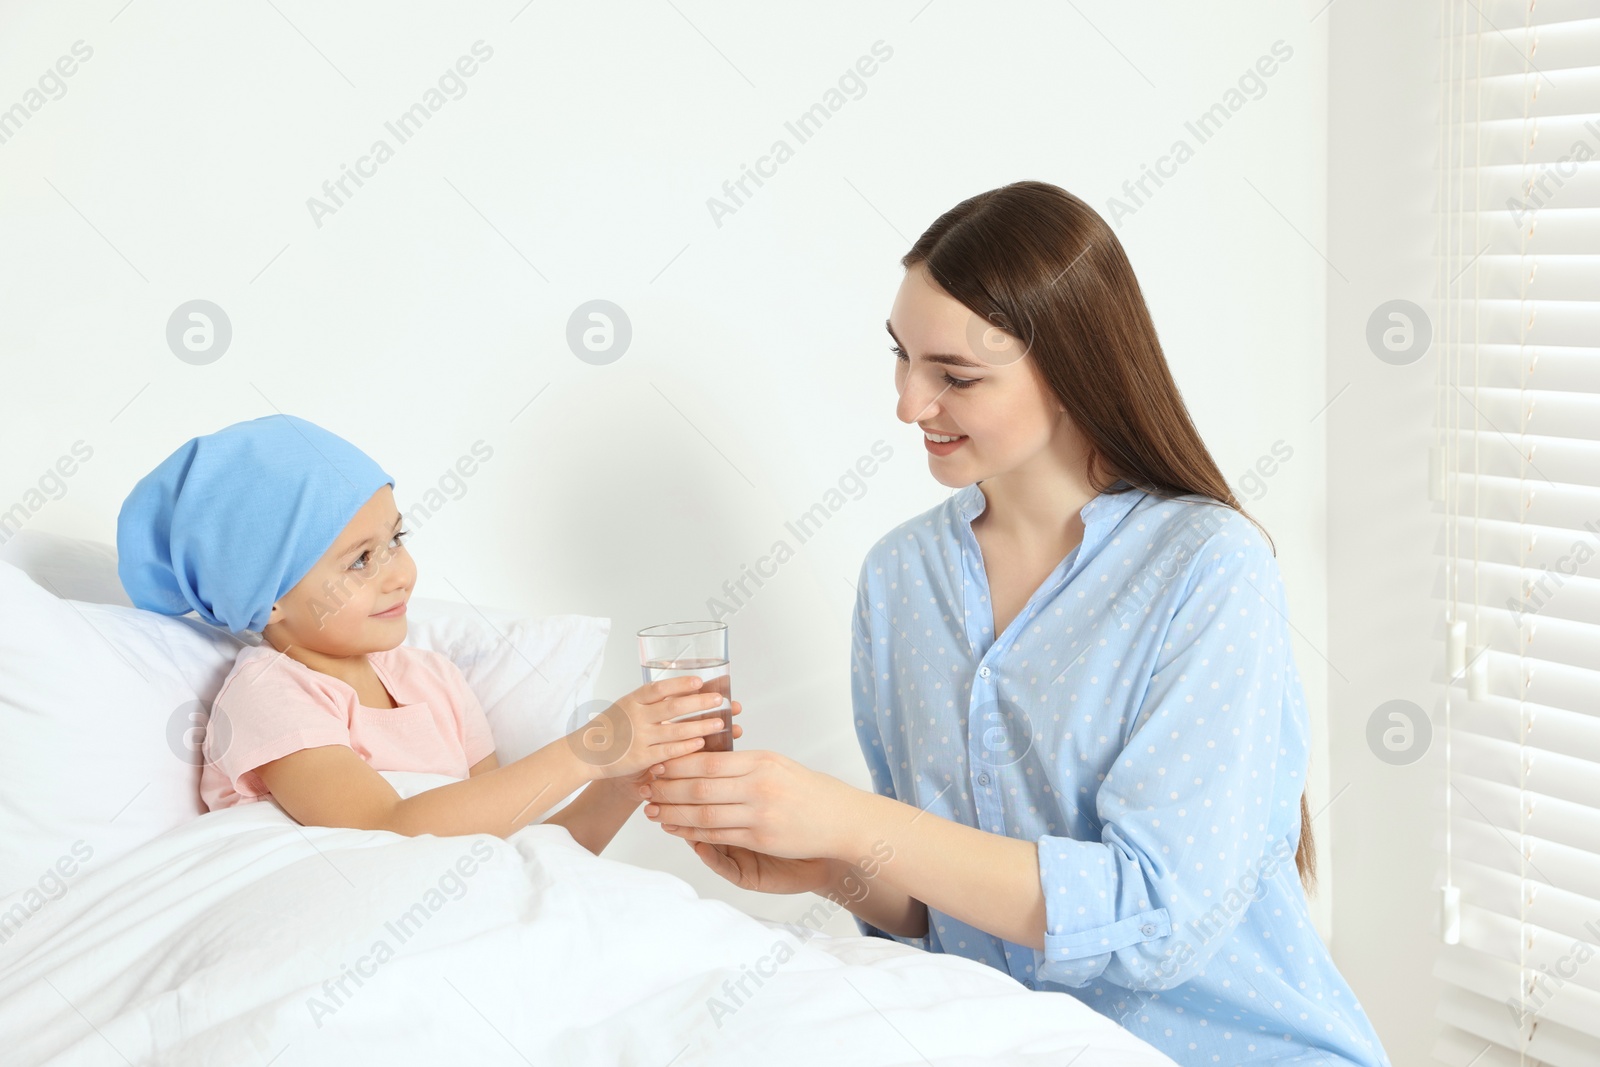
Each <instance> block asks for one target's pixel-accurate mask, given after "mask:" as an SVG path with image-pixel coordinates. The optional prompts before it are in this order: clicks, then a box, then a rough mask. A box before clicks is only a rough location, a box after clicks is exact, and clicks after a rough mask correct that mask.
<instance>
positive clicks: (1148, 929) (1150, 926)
mask: <svg viewBox="0 0 1600 1067" xmlns="http://www.w3.org/2000/svg"><path fill="white" fill-rule="evenodd" d="M1139 932H1140V933H1141V934H1143V935H1144V936H1146V937H1154V936H1156V924H1155V923H1145V924H1144V925H1143V926H1141V927H1139Z"/></svg>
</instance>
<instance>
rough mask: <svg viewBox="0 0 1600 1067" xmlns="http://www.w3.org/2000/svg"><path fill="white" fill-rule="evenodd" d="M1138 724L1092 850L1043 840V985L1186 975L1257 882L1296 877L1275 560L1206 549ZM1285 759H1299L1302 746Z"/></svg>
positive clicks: (1106, 789) (1287, 662) (1101, 799)
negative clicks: (1296, 755) (1285, 761)
mask: <svg viewBox="0 0 1600 1067" xmlns="http://www.w3.org/2000/svg"><path fill="white" fill-rule="evenodd" d="M1177 580H1179V581H1184V582H1185V583H1186V585H1187V589H1186V591H1185V592H1184V593H1183V594H1182V595H1181V597H1180V599H1179V601H1178V606H1177V608H1176V611H1175V612H1174V614H1173V616H1172V618H1171V621H1170V623H1169V624H1168V626H1167V630H1166V633H1165V635H1164V638H1163V643H1162V644H1161V646H1160V648H1159V649H1158V650H1157V653H1156V660H1155V662H1156V670H1155V671H1154V672H1153V673H1152V674H1151V676H1150V679H1149V684H1148V688H1147V689H1146V692H1145V694H1144V697H1143V699H1142V700H1141V702H1140V704H1139V711H1138V713H1137V715H1136V716H1134V720H1133V722H1134V725H1133V728H1132V730H1131V731H1130V733H1129V736H1128V739H1127V741H1126V742H1125V744H1124V747H1123V750H1122V752H1121V753H1120V755H1119V756H1118V757H1117V760H1116V763H1115V765H1114V767H1113V768H1112V770H1111V771H1110V772H1109V773H1108V774H1107V775H1106V776H1105V779H1104V781H1103V782H1102V783H1101V785H1100V788H1099V790H1098V792H1097V794H1096V796H1095V811H1096V814H1097V816H1098V819H1099V822H1100V825H1101V835H1100V840H1098V841H1087V840H1078V839H1075V838H1069V837H1055V836H1049V835H1045V836H1041V837H1039V838H1038V848H1039V878H1040V884H1041V888H1042V889H1043V891H1044V898H1045V936H1044V948H1043V950H1042V951H1041V950H1038V949H1036V950H1034V951H1035V968H1036V971H1037V975H1038V977H1039V978H1040V979H1043V980H1046V981H1051V982H1059V983H1061V984H1063V985H1067V986H1072V987H1078V986H1083V985H1085V984H1087V983H1089V982H1091V981H1094V980H1095V979H1097V978H1100V977H1101V976H1102V975H1103V976H1104V978H1105V980H1106V981H1109V982H1112V983H1114V984H1117V985H1120V986H1123V987H1126V988H1134V989H1170V988H1172V987H1174V986H1177V985H1180V984H1182V983H1183V982H1185V981H1188V980H1189V979H1190V978H1191V977H1193V976H1194V975H1195V974H1196V973H1197V972H1198V971H1199V970H1200V969H1202V968H1203V967H1204V966H1205V964H1206V961H1207V960H1208V959H1209V958H1210V957H1211V956H1212V955H1213V954H1214V953H1215V952H1216V949H1217V946H1218V945H1219V944H1220V943H1221V942H1222V941H1223V940H1225V937H1224V936H1223V935H1225V934H1227V933H1228V932H1229V931H1231V930H1232V929H1233V928H1234V927H1235V926H1236V925H1237V924H1238V922H1239V919H1240V917H1241V916H1242V914H1243V912H1244V910H1245V906H1246V905H1247V904H1248V901H1249V898H1250V897H1251V896H1252V895H1254V894H1255V892H1256V890H1257V889H1258V888H1259V883H1260V882H1261V881H1265V880H1268V879H1271V878H1292V877H1296V871H1295V867H1294V851H1295V847H1296V846H1297V844H1298V840H1299V812H1300V808H1299V804H1300V794H1301V792H1302V791H1303V789H1304V773H1303V772H1304V770H1305V768H1304V765H1303V763H1302V764H1300V765H1296V766H1283V765H1281V764H1280V759H1282V758H1284V756H1283V754H1284V753H1285V752H1286V751H1291V749H1284V748H1283V747H1282V745H1283V738H1282V736H1281V734H1282V732H1283V731H1284V730H1295V731H1299V732H1300V734H1301V736H1303V734H1304V730H1305V722H1304V718H1305V710H1304V708H1303V706H1302V701H1301V698H1300V692H1301V691H1300V686H1299V680H1298V678H1297V677H1296V676H1295V673H1294V664H1293V660H1292V656H1291V650H1290V647H1289V629H1288V624H1287V619H1286V614H1285V612H1286V604H1285V598H1284V595H1283V591H1282V583H1281V580H1280V575H1279V572H1278V566H1277V561H1276V559H1274V558H1273V556H1272V555H1271V554H1270V553H1269V552H1267V550H1266V547H1265V546H1264V545H1263V544H1261V542H1260V540H1259V538H1257V537H1255V536H1254V535H1253V534H1245V535H1241V534H1239V533H1234V532H1231V531H1230V532H1229V533H1227V534H1225V535H1219V536H1217V537H1215V538H1213V539H1211V540H1210V541H1208V542H1207V543H1206V545H1204V546H1203V548H1202V549H1201V551H1200V552H1199V553H1197V555H1196V558H1195V561H1194V564H1193V567H1192V568H1191V569H1190V570H1189V572H1188V574H1187V575H1184V576H1180V577H1178V578H1177ZM1292 751H1295V752H1303V751H1304V749H1303V746H1301V745H1300V744H1298V743H1297V744H1296V745H1295V746H1294V747H1293V749H1292Z"/></svg>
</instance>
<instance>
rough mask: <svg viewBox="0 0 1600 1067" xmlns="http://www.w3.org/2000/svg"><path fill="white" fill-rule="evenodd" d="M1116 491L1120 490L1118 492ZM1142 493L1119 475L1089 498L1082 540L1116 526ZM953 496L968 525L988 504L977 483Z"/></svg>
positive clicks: (1096, 537)
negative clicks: (1103, 489) (1098, 492)
mask: <svg viewBox="0 0 1600 1067" xmlns="http://www.w3.org/2000/svg"><path fill="white" fill-rule="evenodd" d="M1117 490H1123V491H1122V492H1118V491H1117ZM1144 496H1145V493H1144V492H1143V491H1142V490H1139V489H1135V488H1133V487H1132V483H1130V482H1129V481H1128V480H1127V479H1125V478H1118V479H1117V480H1116V481H1115V482H1113V483H1112V484H1111V485H1110V486H1108V487H1107V488H1106V490H1105V492H1103V493H1101V494H1099V495H1098V496H1096V497H1094V498H1093V499H1092V500H1090V501H1089V502H1088V503H1087V504H1085V505H1084V506H1083V508H1082V509H1081V510H1080V511H1079V512H1078V516H1079V517H1080V518H1082V519H1083V540H1084V541H1085V542H1086V543H1089V544H1091V545H1092V543H1093V542H1096V541H1098V540H1099V539H1100V537H1101V536H1102V534H1103V532H1104V531H1107V530H1111V529H1115V528H1116V525H1117V523H1119V522H1121V521H1122V520H1123V518H1124V517H1125V516H1126V515H1127V514H1128V512H1130V511H1132V510H1133V508H1134V505H1136V504H1138V503H1139V501H1140V500H1142V499H1144ZM952 499H953V500H954V502H955V507H956V514H957V515H959V516H961V519H962V521H963V522H965V523H966V524H967V526H968V527H969V528H970V527H971V526H972V520H973V519H975V518H977V517H978V516H979V515H981V514H982V513H983V509H984V508H985V507H986V506H987V505H988V500H987V499H986V498H985V497H984V495H983V490H982V489H980V488H978V483H977V482H973V483H972V484H971V485H968V486H963V487H962V488H960V489H958V490H956V492H955V494H954V495H953V497H952Z"/></svg>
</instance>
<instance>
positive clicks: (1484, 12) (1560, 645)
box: [1429, 0, 1600, 1067]
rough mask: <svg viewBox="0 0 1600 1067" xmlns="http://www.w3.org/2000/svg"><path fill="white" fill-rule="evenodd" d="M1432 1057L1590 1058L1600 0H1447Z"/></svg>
mask: <svg viewBox="0 0 1600 1067" xmlns="http://www.w3.org/2000/svg"><path fill="white" fill-rule="evenodd" d="M1441 12H1442V14H1441V23H1440V33H1441V55H1440V68H1439V89H1440V97H1439V128H1440V139H1439V156H1438V166H1439V173H1438V179H1439V185H1438V193H1439V210H1438V212H1437V216H1438V217H1437V221H1438V228H1439V240H1438V245H1437V249H1438V253H1439V256H1438V289H1437V297H1438V300H1437V303H1436V305H1435V318H1434V321H1433V324H1432V325H1433V327H1434V345H1433V349H1432V355H1433V356H1434V358H1435V360H1436V361H1437V371H1438V385H1439V391H1438V394H1439V405H1438V409H1437V412H1436V420H1435V425H1436V436H1435V445H1434V448H1433V450H1432V453H1431V454H1430V457H1429V471H1430V475H1429V482H1430V492H1431V494H1432V496H1433V499H1434V501H1435V505H1436V509H1437V510H1438V511H1439V512H1440V514H1441V516H1442V522H1441V524H1440V531H1439V536H1438V540H1437V542H1436V544H1435V546H1434V551H1435V554H1436V555H1437V556H1438V558H1439V571H1438V579H1437V583H1436V585H1435V589H1434V594H1435V596H1436V597H1437V599H1438V600H1439V603H1440V605H1441V613H1440V614H1441V617H1442V623H1441V626H1440V631H1439V636H1440V643H1441V646H1442V647H1443V650H1444V651H1443V654H1442V655H1441V656H1440V660H1439V663H1438V666H1437V668H1436V671H1435V676H1436V678H1437V679H1438V680H1439V683H1440V687H1441V688H1440V693H1441V697H1440V702H1439V708H1438V710H1437V713H1436V716H1435V718H1436V720H1438V719H1442V720H1443V726H1444V745H1445V767H1446V779H1447V780H1446V783H1445V788H1444V789H1443V790H1442V796H1441V800H1440V803H1439V805H1438V810H1437V811H1436V812H1435V815H1436V818H1437V822H1436V824H1435V825H1436V826H1437V827H1438V831H1437V833H1436V835H1435V837H1434V841H1433V844H1434V847H1435V848H1437V849H1439V850H1440V851H1441V852H1442V854H1443V856H1444V864H1443V866H1444V876H1443V882H1444V885H1445V886H1446V890H1445V895H1444V896H1442V897H1441V902H1442V903H1441V906H1442V907H1443V906H1444V903H1445V902H1448V901H1449V900H1451V899H1452V898H1451V897H1450V894H1451V893H1455V894H1459V896H1458V897H1457V898H1454V899H1457V900H1458V901H1459V922H1458V924H1457V925H1456V933H1455V936H1454V937H1453V939H1450V943H1447V944H1444V945H1442V946H1441V950H1440V953H1439V956H1438V958H1437V960H1436V963H1435V967H1434V974H1435V976H1436V977H1438V978H1439V979H1440V980H1441V981H1442V982H1443V983H1445V990H1446V991H1445V994H1444V996H1443V997H1442V998H1441V1000H1440V1002H1439V1005H1438V1009H1437V1018H1438V1021H1439V1023H1440V1030H1439V1037H1438V1040H1437V1042H1436V1044H1435V1046H1434V1049H1433V1055H1434V1058H1435V1059H1436V1060H1437V1061H1438V1062H1440V1063H1445V1064H1454V1065H1456V1067H1469V1065H1470V1067H1512V1065H1518V1067H1522V1065H1527V1064H1551V1065H1554V1067H1569V1065H1570V1067H1580V1065H1581V1067H1596V1065H1600V0H1537V2H1533V3H1530V2H1528V0H1442V7H1441Z"/></svg>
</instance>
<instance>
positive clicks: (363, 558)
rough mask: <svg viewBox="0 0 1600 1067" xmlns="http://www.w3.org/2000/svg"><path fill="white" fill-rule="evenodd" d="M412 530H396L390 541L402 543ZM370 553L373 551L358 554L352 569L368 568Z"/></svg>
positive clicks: (393, 543)
mask: <svg viewBox="0 0 1600 1067" xmlns="http://www.w3.org/2000/svg"><path fill="white" fill-rule="evenodd" d="M410 532H411V531H410V530H396V531H395V534H394V536H393V537H392V538H390V539H389V543H390V544H392V545H399V544H400V539H401V538H402V537H405V536H406V535H407V534H409V533H410ZM370 555H372V553H371V552H363V553H361V555H359V556H357V557H356V558H355V562H354V563H351V564H350V569H351V570H366V568H367V557H368V556H370ZM357 564H359V566H357Z"/></svg>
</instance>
